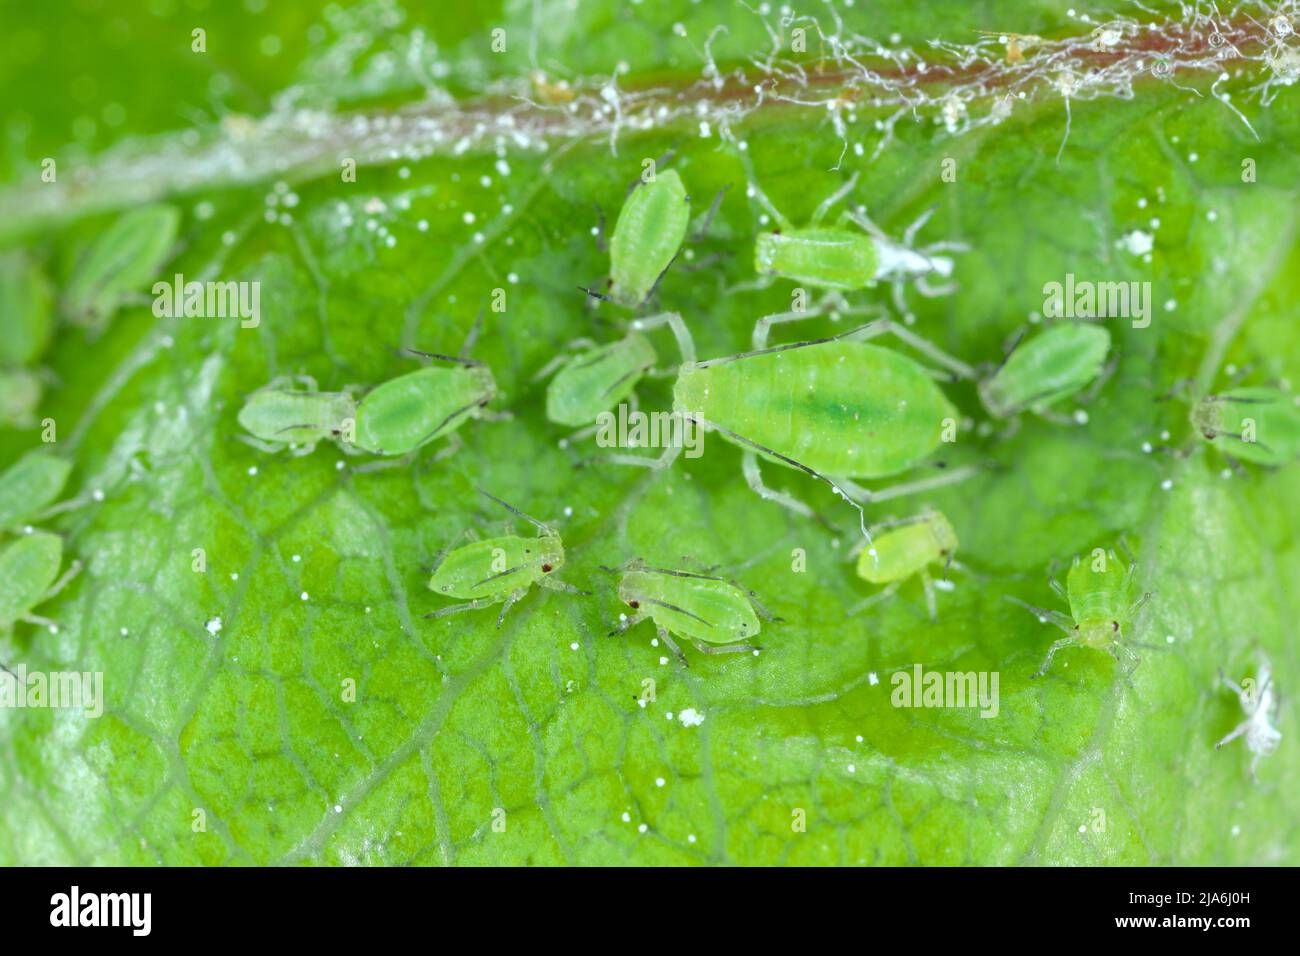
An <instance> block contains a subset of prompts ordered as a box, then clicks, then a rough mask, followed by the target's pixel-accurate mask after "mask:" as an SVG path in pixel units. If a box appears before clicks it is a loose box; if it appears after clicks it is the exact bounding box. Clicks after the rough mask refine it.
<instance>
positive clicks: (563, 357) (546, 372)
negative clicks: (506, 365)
mask: <svg viewBox="0 0 1300 956" xmlns="http://www.w3.org/2000/svg"><path fill="white" fill-rule="evenodd" d="M595 345H596V342H595V341H594V340H592V339H588V338H578V339H574V340H573V341H572V342H566V343H565V344H564V346H563V348H561V350H560V354H559V355H557V356H555V358H553V359H551V360H550V361H549V362H547V363H546V364H545V365H543V366H542V367H541V368H540V369H538V370H537V372H536V373H535V374H534V375H533V377H532V378H531V379H529V381H532V382H540V381H542V379H544V378H547V377H549V376H550V375H551V374H553V373H554V372H555V370H556V369H558V368H559V367H560V366H561V365H563V364H564V363H565V362H567V361H569V359H571V358H573V356H572V355H571V354H569V353H572V352H577V351H579V350H581V349H589V348H594V347H595Z"/></svg>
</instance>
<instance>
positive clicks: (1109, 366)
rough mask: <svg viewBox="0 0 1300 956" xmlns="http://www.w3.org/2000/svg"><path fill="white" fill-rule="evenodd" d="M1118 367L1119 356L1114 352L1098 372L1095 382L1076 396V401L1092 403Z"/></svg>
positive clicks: (1077, 402)
mask: <svg viewBox="0 0 1300 956" xmlns="http://www.w3.org/2000/svg"><path fill="white" fill-rule="evenodd" d="M1118 367H1119V356H1118V355H1115V354H1112V355H1111V356H1110V358H1108V359H1107V360H1106V364H1105V365H1103V366H1102V367H1101V371H1100V372H1099V373H1098V374H1097V378H1096V379H1095V380H1094V381H1093V383H1092V384H1091V385H1089V386H1088V387H1087V389H1085V390H1084V392H1083V394H1081V395H1079V396H1078V397H1077V398H1075V400H1074V401H1075V403H1076V404H1078V405H1089V404H1091V403H1092V402H1093V400H1094V399H1096V397H1097V396H1098V395H1099V394H1101V390H1102V389H1103V388H1104V387H1105V386H1106V383H1107V382H1109V381H1110V378H1111V376H1112V375H1114V374H1115V369H1117V368H1118Z"/></svg>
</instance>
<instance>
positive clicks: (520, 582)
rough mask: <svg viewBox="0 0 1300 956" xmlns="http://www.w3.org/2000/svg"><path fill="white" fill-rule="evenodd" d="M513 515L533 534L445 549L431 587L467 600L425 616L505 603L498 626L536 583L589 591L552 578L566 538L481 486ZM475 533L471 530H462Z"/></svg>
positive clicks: (561, 564)
mask: <svg viewBox="0 0 1300 956" xmlns="http://www.w3.org/2000/svg"><path fill="white" fill-rule="evenodd" d="M479 492H480V494H482V495H484V496H485V497H487V498H490V499H492V500H493V501H495V502H496V503H497V504H499V505H500V506H501V507H503V508H505V509H506V510H507V511H509V512H510V513H511V514H513V515H516V516H517V517H519V518H522V519H524V520H525V521H528V522H530V523H531V524H532V525H533V526H534V527H536V528H537V531H538V536H537V537H536V538H524V537H521V536H519V535H516V534H508V535H505V536H503V537H499V538H487V539H484V540H481V541H480V540H475V541H472V542H471V543H470V544H466V545H462V546H461V547H459V548H456V549H454V550H452V551H450V552H446V551H444V552H443V553H442V554H441V555H439V557H438V559H437V560H436V561H435V562H434V568H433V575H432V577H430V579H429V590H430V591H433V592H434V593H435V594H441V595H443V596H444V597H452V598H460V599H461V600H463V601H464V602H465V603H463V604H452V605H449V606H448V607H444V608H441V609H439V610H437V611H434V612H433V613H431V614H426V615H425V617H426V618H436V617H445V616H446V615H448V614H456V613H458V612H460V611H473V610H477V609H478V608H484V607H490V606H491V605H493V604H504V606H503V607H502V608H501V614H500V615H499V616H498V617H497V627H500V626H501V622H502V621H504V620H505V617H506V612H507V611H509V610H510V608H511V607H513V606H514V604H515V602H516V601H518V600H519V599H520V598H522V597H524V595H526V594H527V593H528V591H529V589H530V588H531V587H532V586H533V585H534V584H536V585H538V586H539V587H544V588H548V589H550V590H552V591H566V592H568V593H569V594H588V593H590V592H588V591H582V590H579V589H578V588H575V587H573V585H571V584H565V583H564V582H563V581H559V580H557V579H556V578H555V572H556V571H558V570H559V569H560V568H562V567H564V542H563V541H561V540H560V534H559V532H558V531H556V530H555V529H554V528H552V527H551V526H550V525H546V524H543V523H542V522H540V521H538V520H537V519H536V518H531V517H529V516H528V515H526V514H524V513H523V512H522V511H520V510H519V509H518V508H515V507H514V506H512V505H509V504H507V503H506V502H504V501H502V500H501V499H500V498H498V497H497V496H496V495H493V494H489V493H488V492H486V491H483V489H481V488H480V489H479ZM466 534H467V535H470V536H471V537H473V535H472V533H471V532H469V531H466Z"/></svg>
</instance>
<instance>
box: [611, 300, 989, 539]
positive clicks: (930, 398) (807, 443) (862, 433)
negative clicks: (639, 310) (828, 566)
mask: <svg viewBox="0 0 1300 956" xmlns="http://www.w3.org/2000/svg"><path fill="white" fill-rule="evenodd" d="M798 317H799V318H807V317H809V316H808V315H806V314H801V315H800V316H798ZM768 318H770V317H768ZM768 318H765V319H760V320H759V325H760V326H762V325H763V323H765V322H766V321H768ZM658 325H668V326H669V327H670V328H671V329H672V331H673V333H674V335H675V336H676V338H677V344H678V348H679V349H680V351H681V355H682V363H681V365H680V366H679V367H678V375H677V381H676V383H675V385H674V386H673V415H675V416H677V417H679V418H681V419H683V420H684V421H685V422H689V423H694V424H695V425H696V426H697V427H699V428H703V429H705V430H707V431H714V432H717V433H718V434H719V435H721V436H722V437H723V438H724V439H726V440H727V441H729V442H733V443H735V444H737V445H740V446H741V447H742V448H743V449H744V452H743V454H742V460H743V468H744V474H745V480H746V481H747V482H748V483H749V486H750V487H751V488H753V489H754V491H756V492H758V494H760V495H761V496H762V497H764V498H766V499H768V500H769V501H775V502H777V503H779V504H781V505H784V506H785V507H786V508H789V509H790V510H792V511H795V512H796V513H798V514H801V515H804V516H806V517H813V516H814V514H813V511H812V509H811V508H809V507H808V505H806V504H804V503H803V502H802V501H799V500H798V499H796V498H794V497H792V496H790V495H788V494H786V493H784V492H779V491H775V490H773V489H771V488H768V487H767V486H766V485H765V484H764V483H763V479H762V475H761V473H760V470H759V464H758V463H759V458H760V457H761V458H763V459H766V460H769V461H777V462H780V463H781V464H784V465H787V466H789V467H791V468H795V469H798V470H800V471H802V472H804V473H805V474H808V475H811V476H812V477H814V478H817V479H819V480H821V481H824V482H826V483H827V484H829V485H830V486H831V487H832V489H833V490H834V491H835V492H836V493H837V494H839V495H840V496H841V497H842V498H844V499H845V500H846V501H848V502H849V503H850V504H852V505H853V506H854V507H855V508H857V509H858V511H859V513H861V510H862V509H861V506H860V505H859V504H858V502H857V501H856V500H855V499H860V500H864V501H879V500H883V499H886V498H892V497H897V496H899V495H904V494H910V493H914V492H919V491H925V490H928V489H930V488H934V487H937V486H939V485H944V484H949V483H951V482H954V481H958V480H961V479H962V478H965V477H967V476H968V475H970V474H972V473H973V471H974V469H973V468H960V469H954V470H953V471H951V472H948V473H946V474H944V475H942V476H940V477H938V478H926V479H921V480H918V481H914V482H910V483H907V484H902V485H898V486H895V487H892V488H886V489H882V490H879V491H874V492H873V491H869V490H867V489H865V488H862V487H861V486H859V485H857V484H856V483H855V482H854V481H853V480H852V479H853V478H879V477H885V476H890V475H896V474H899V473H900V472H903V471H906V470H908V469H909V468H911V467H912V466H914V465H916V464H918V463H919V462H920V461H921V460H922V459H923V458H925V457H926V456H927V455H928V454H930V452H932V451H933V450H934V449H935V448H936V447H937V446H938V445H939V443H940V440H941V438H942V435H943V430H944V428H945V427H947V425H948V424H951V423H952V422H955V421H956V418H957V412H956V409H954V408H953V406H952V404H951V403H950V402H949V401H948V399H947V398H946V397H945V396H944V394H943V392H942V391H940V390H939V387H938V386H937V385H936V384H935V383H934V381H933V379H932V378H931V374H930V373H929V372H928V371H927V370H926V369H925V368H924V367H923V366H921V365H920V364H919V363H917V362H916V361H914V360H913V359H911V358H909V357H908V356H906V355H903V354H901V353H899V352H893V351H890V350H889V349H884V348H881V347H879V346H876V345H870V344H868V343H867V342H866V340H867V339H871V338H875V337H877V336H879V335H884V334H886V333H890V334H893V335H896V336H898V337H899V338H901V339H903V341H905V342H907V343H908V344H910V345H912V346H914V347H915V348H917V349H918V350H920V351H921V352H923V353H924V354H925V355H927V356H929V357H931V358H933V359H935V360H936V361H938V362H940V363H941V364H944V365H948V366H949V367H950V368H954V369H956V370H959V372H960V374H965V375H973V374H974V370H973V369H971V368H969V367H968V366H966V365H964V364H962V363H960V362H957V360H955V359H952V358H951V357H949V356H948V355H946V354H945V353H943V352H942V351H940V350H939V349H937V348H935V347H934V346H933V345H931V344H930V343H929V342H927V341H926V340H925V339H923V338H921V337H919V336H916V335H913V334H912V333H911V332H909V331H907V330H906V329H904V328H902V327H901V326H899V325H898V324H897V323H894V322H892V321H890V320H889V319H878V320H876V321H874V322H870V323H868V324H866V325H863V326H860V327H859V328H856V329H853V330H851V331H849V332H845V333H843V334H841V335H836V336H832V337H830V338H825V339H814V340H812V341H809V342H798V343H795V344H792V345H779V346H776V347H774V348H760V349H756V350H755V351H751V352H742V353H740V354H738V355H731V356H727V357H725V358H718V359H712V360H710V361H707V362H697V361H696V360H695V343H694V340H693V339H692V338H691V335H690V331H689V330H688V329H687V328H686V324H685V323H684V322H683V321H682V318H681V316H680V315H678V314H677V313H675V312H670V313H664V314H663V315H659V316H654V317H653V318H650V319H639V320H635V321H634V322H633V323H632V327H633V328H634V329H636V330H638V331H646V330H648V329H650V328H652V327H655V326H658ZM755 339H756V340H757V341H763V342H765V341H766V327H765V326H764V327H763V328H761V329H760V328H758V327H756V332H755ZM681 448H682V446H681V443H673V444H671V445H669V446H668V447H667V448H665V449H664V452H663V454H662V455H661V456H660V457H659V458H646V457H642V456H639V455H608V456H605V460H608V461H611V462H615V463H617V464H627V465H642V466H645V467H650V468H667V467H668V466H669V465H671V464H672V462H673V461H674V459H676V457H677V456H678V454H680V452H681ZM862 530H863V533H864V535H865V534H866V527H865V519H863V528H862Z"/></svg>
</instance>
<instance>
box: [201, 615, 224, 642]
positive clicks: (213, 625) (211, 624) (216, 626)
mask: <svg viewBox="0 0 1300 956" xmlns="http://www.w3.org/2000/svg"><path fill="white" fill-rule="evenodd" d="M203 626H204V627H205V628H206V629H207V632H208V633H209V634H211V635H212V636H213V637H216V636H217V635H218V634H220V633H221V618H219V617H214V618H212V619H211V620H210V621H208V622H207V623H206V624H204V625H203Z"/></svg>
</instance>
